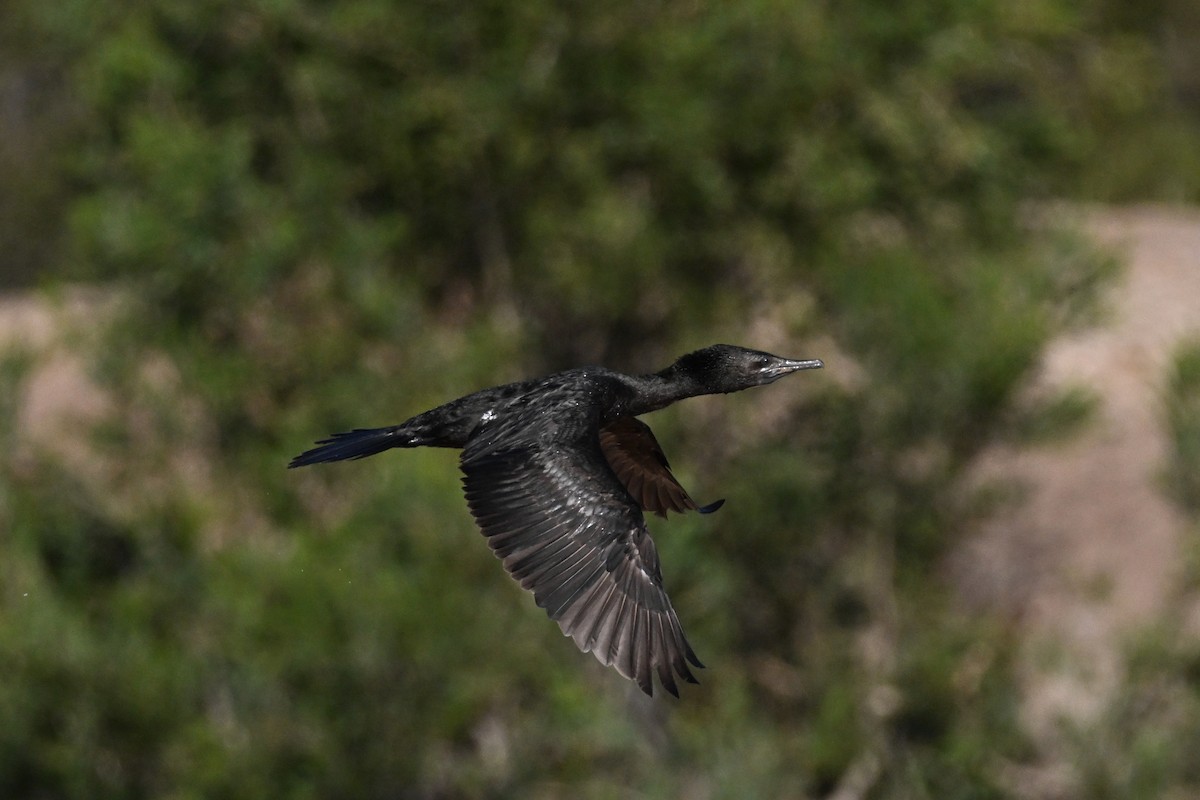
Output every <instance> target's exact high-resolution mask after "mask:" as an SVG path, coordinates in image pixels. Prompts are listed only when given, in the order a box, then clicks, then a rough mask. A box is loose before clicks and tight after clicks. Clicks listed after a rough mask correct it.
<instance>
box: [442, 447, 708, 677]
mask: <svg viewBox="0 0 1200 800" xmlns="http://www.w3.org/2000/svg"><path fill="white" fill-rule="evenodd" d="M472 450H473V448H472V447H470V446H468V447H467V449H466V450H465V451H464V453H463V458H462V462H461V466H462V471H463V473H464V475H465V477H464V478H463V487H464V489H465V492H466V496H467V504H468V505H469V506H470V509H471V514H472V515H473V516H474V517H475V521H476V523H478V525H479V527H480V529H481V530H482V531H483V534H484V536H486V537H487V540H488V545H489V546H490V547H491V548H492V552H494V553H495V554H496V555H497V556H498V557H499V558H500V559H501V560H502V561H503V563H504V568H505V569H506V570H508V572H509V574H510V575H512V576H513V578H515V579H516V580H517V581H519V582H520V584H521V586H522V588H524V589H527V590H529V591H531V592H533V596H534V599H535V600H536V602H537V604H538V606H539V607H541V608H544V609H545V610H546V613H547V614H548V615H549V616H550V618H551V619H553V620H555V621H556V622H557V623H558V625H559V627H560V628H562V631H563V633H564V634H566V635H567V636H570V637H571V638H572V639H574V640H575V644H576V645H578V647H579V649H580V650H582V651H583V652H585V653H586V652H591V653H592V654H593V655H595V656H596V658H597V659H599V660H600V662H601V663H602V664H606V665H611V666H613V667H615V668H616V670H617V671H618V672H619V673H621V674H622V675H624V676H625V677H626V678H629V679H631V680H634V681H636V682H637V685H638V686H639V687H640V688H641V689H642V691H644V692H645V693H646V694H650V695H652V694H653V693H654V687H653V683H652V680H651V674H652V671H657V673H658V677H659V681H660V682H661V683H662V685H663V687H664V688H665V689H666V690H667V691H668V692H670V693H671V694H673V695H675V696H676V697H678V696H679V689H678V688H677V686H676V683H675V677H674V676H675V675H678V676H679V677H680V678H682V679H683V680H685V681H688V682H690V683H696V678H695V677H694V676H693V675H692V673H691V671H690V670H689V669H688V665H687V662H688V661H690V662H691V663H692V664H693V665H695V666H697V667H702V666H703V665H702V664H701V663H700V661H699V660H698V659H697V658H696V655H695V653H693V652H692V648H691V646H690V645H689V644H688V642H687V639H686V638H685V637H684V634H683V629H682V627H680V624H679V618H678V617H677V616H676V615H675V610H674V609H673V608H672V607H671V601H670V599H669V598H668V597H667V593H666V591H665V590H664V589H663V582H662V572H661V570H660V568H659V562H658V553H657V552H656V551H655V548H654V542H653V541H652V540H651V538H650V534H649V533H648V532H647V530H646V521H645V518H644V517H643V516H642V513H641V510H640V509H638V508H637V506H636V505H634V503H633V501H632V498H630V496H629V494H628V493H627V492H626V491H625V489H624V488H623V487H622V486H621V484H620V483H619V482H618V480H617V478H616V476H615V475H614V474H613V471H612V470H611V469H610V468H609V466H608V464H607V462H606V461H605V458H604V454H603V453H602V452H601V450H600V445H599V443H598V442H597V441H596V440H595V439H594V438H592V439H590V440H587V441H583V442H571V443H570V446H563V447H550V446H544V445H535V444H528V443H518V442H514V443H512V444H511V445H509V446H507V447H503V448H496V447H493V446H490V445H489V446H484V447H480V448H479V451H481V452H478V453H477V454H476V453H473V452H472Z"/></svg>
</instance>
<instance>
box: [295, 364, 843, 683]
mask: <svg viewBox="0 0 1200 800" xmlns="http://www.w3.org/2000/svg"><path fill="white" fill-rule="evenodd" d="M820 366H822V364H821V362H820V361H817V360H810V361H793V360H789V359H783V358H779V357H778V356H773V355H770V354H769V353H763V352H760V351H757V350H747V349H745V348H741V347H734V346H732V345H714V346H712V347H707V348H704V349H703V350H698V351H696V352H694V353H689V354H688V355H685V356H683V357H682V358H680V359H679V360H677V361H676V362H675V363H674V364H672V365H671V366H670V367H668V368H667V369H665V370H663V371H661V372H658V373H654V374H652V375H640V376H631V375H623V374H621V373H617V372H613V371H611V370H608V369H604V368H602V367H582V368H579V369H573V370H567V371H566V372H560V373H556V374H554V375H549V376H547V377H545V378H539V379H535V380H530V381H522V382H519V383H512V384H507V385H504V386H497V387H493V388H491V389H484V390H482V391H479V392H474V393H472V394H469V395H466V396H465V397H461V398H459V399H457V400H453V401H451V402H449V403H446V404H445V405H441V406H438V407H437V408H435V409H432V410H430V411H426V412H425V413H423V414H418V415H417V416H415V417H413V418H412V419H410V420H408V421H406V422H403V423H401V424H399V425H395V426H391V427H388V428H370V429H357V430H353V431H349V432H346V433H339V434H334V435H333V436H332V437H330V438H329V439H325V440H323V441H321V442H319V443H318V444H319V446H318V447H315V448H313V449H311V450H308V451H306V452H304V453H302V454H300V455H299V456H296V458H294V459H293V460H292V462H291V464H289V466H290V467H299V466H305V465H308V464H315V463H320V462H325V461H339V460H343V459H356V458H365V457H366V456H369V455H374V454H375V453H379V452H382V451H383V450H387V449H390V448H392V447H421V446H428V447H456V448H462V455H461V457H460V462H459V465H460V467H461V469H462V472H463V489H464V492H465V494H466V498H467V505H468V507H469V508H470V510H471V514H472V516H473V517H474V518H475V521H476V523H477V524H478V526H479V528H480V530H481V531H482V532H483V535H484V536H485V537H487V540H488V545H489V546H490V547H491V549H492V552H494V553H495V554H496V556H497V557H498V558H500V559H501V561H502V562H503V564H504V568H505V569H506V570H507V571H508V572H509V574H510V575H512V577H513V578H514V579H516V580H517V581H518V582H520V584H521V586H522V587H523V588H524V589H527V590H529V591H531V592H532V593H533V595H534V599H535V601H536V602H537V604H538V606H540V607H541V608H544V609H545V610H546V613H547V614H548V615H549V616H550V618H551V619H553V620H555V621H556V622H558V624H559V626H560V627H561V628H562V631H563V633H564V634H566V635H567V636H570V637H571V638H572V639H574V640H575V643H576V645H578V647H579V648H580V649H581V650H583V651H584V652H591V653H592V654H594V655H595V656H596V658H597V659H599V660H600V661H601V663H604V664H607V665H611V666H613V667H615V668H616V669H617V671H618V672H619V673H621V674H622V675H624V676H625V677H626V678H630V679H632V680H634V681H636V682H637V684H638V686H639V687H640V688H641V689H642V690H643V691H644V692H646V693H647V694H653V680H652V676H653V675H654V674H656V673H657V675H658V678H659V682H660V683H661V684H662V685H663V687H664V688H665V689H666V690H667V691H669V692H670V693H671V694H673V695H676V696H678V694H679V690H678V686H677V683H676V677H678V678H679V679H682V680H684V681H688V682H691V683H695V682H696V678H695V676H694V675H693V674H692V672H691V670H690V669H689V667H688V664H689V663H690V664H691V665H692V666H695V667H702V666H703V665H702V664H701V663H700V661H699V659H697V658H696V654H695V653H694V652H693V651H692V648H691V646H690V645H689V644H688V641H687V638H686V637H685V636H684V633H683V628H682V627H681V626H680V624H679V618H678V617H677V616H676V613H675V610H674V608H672V606H671V601H670V599H669V598H668V597H667V593H666V590H665V589H664V588H663V579H662V570H661V567H660V564H659V559H658V553H657V551H656V550H655V547H654V541H653V540H652V539H651V538H650V534H649V532H648V531H647V529H646V521H645V518H644V516H643V514H642V512H643V510H645V511H651V512H654V513H656V514H659V515H661V516H664V517H665V516H666V515H667V512H668V511H676V512H683V511H687V510H698V511H700V512H701V513H709V512H711V511H715V510H716V509H717V508H719V507H720V505H721V503H722V502H723V501H717V502H716V503H712V504H709V505H707V506H703V507H699V506H698V505H697V504H696V502H695V501H694V500H692V498H691V497H690V496H689V495H688V493H687V492H686V491H685V490H684V489H683V487H682V486H680V485H679V482H678V481H676V480H675V477H674V476H673V475H672V474H671V471H670V467H669V465H668V463H667V459H666V456H665V455H663V452H662V448H661V447H659V445H658V442H657V441H656V440H655V438H654V434H653V433H652V432H651V431H650V428H649V427H647V426H646V425H645V424H644V423H642V422H641V421H639V420H637V419H636V416H637V415H640V414H645V413H648V412H650V411H655V410H657V409H659V408H663V407H664V406H667V405H670V404H671V403H673V402H675V401H677V400H681V399H683V398H686V397H694V396H696V395H700V394H715V393H726V392H735V391H739V390H741V389H746V388H749V387H751V386H758V385H762V384H766V383H771V382H772V381H775V380H777V379H778V378H780V377H782V376H783V375H787V374H790V373H792V372H795V371H797V370H801V369H812V368H816V367H820Z"/></svg>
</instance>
